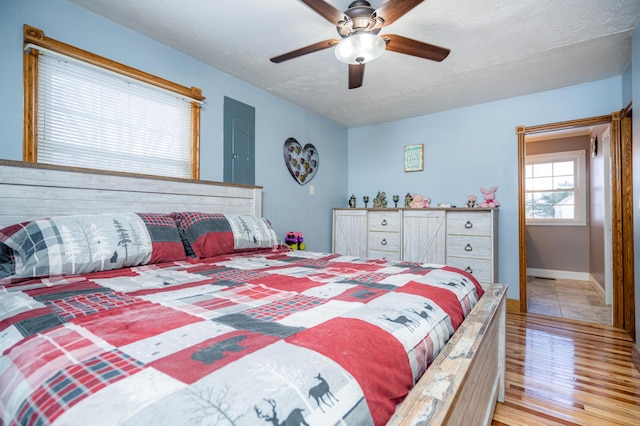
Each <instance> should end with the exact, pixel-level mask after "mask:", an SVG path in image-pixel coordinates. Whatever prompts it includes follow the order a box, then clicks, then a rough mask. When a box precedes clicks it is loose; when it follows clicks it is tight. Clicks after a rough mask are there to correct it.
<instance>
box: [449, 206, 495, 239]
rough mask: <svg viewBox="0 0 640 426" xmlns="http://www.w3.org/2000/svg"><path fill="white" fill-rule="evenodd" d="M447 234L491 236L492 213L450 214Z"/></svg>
mask: <svg viewBox="0 0 640 426" xmlns="http://www.w3.org/2000/svg"><path fill="white" fill-rule="evenodd" d="M447 234H456V235H486V236H490V235H491V213H490V212H486V213H485V212H482V213H479V212H476V213H471V212H449V213H448V214H447Z"/></svg>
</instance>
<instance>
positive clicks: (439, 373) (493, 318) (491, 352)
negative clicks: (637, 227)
mask: <svg viewBox="0 0 640 426" xmlns="http://www.w3.org/2000/svg"><path fill="white" fill-rule="evenodd" d="M506 288H507V287H506V286H505V285H500V284H493V285H491V286H489V288H488V289H487V291H486V293H485V295H484V296H483V297H482V298H481V299H480V301H479V302H478V304H477V305H476V306H475V308H474V309H473V311H472V312H471V313H470V314H469V316H468V317H467V318H466V319H465V321H464V322H463V323H462V325H461V326H460V327H459V328H458V330H457V331H456V333H455V334H454V335H453V336H452V338H451V340H450V341H449V343H448V344H447V345H446V346H445V348H444V349H443V350H442V352H440V354H439V355H438V357H437V358H436V359H435V361H434V362H433V364H432V365H431V366H430V367H429V369H428V370H427V372H426V373H425V374H424V376H422V378H421V379H420V380H419V381H418V383H417V384H416V387H415V388H414V389H413V390H412V391H411V393H410V394H409V396H408V397H407V398H406V399H405V401H404V402H403V403H402V404H401V405H400V406H399V407H398V409H397V410H396V413H395V415H394V416H393V418H392V419H391V420H390V422H389V425H427V424H428V425H455V426H459V425H489V424H491V418H492V416H493V410H494V408H495V404H496V401H503V400H504V375H505V358H504V357H505V293H506Z"/></svg>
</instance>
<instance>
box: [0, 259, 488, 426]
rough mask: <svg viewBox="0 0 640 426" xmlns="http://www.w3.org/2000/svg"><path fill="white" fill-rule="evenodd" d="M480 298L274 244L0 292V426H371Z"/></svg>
mask: <svg viewBox="0 0 640 426" xmlns="http://www.w3.org/2000/svg"><path fill="white" fill-rule="evenodd" d="M482 294H483V291H482V288H481V287H480V285H479V284H478V283H477V281H475V279H474V278H473V277H472V276H470V275H469V274H467V273H465V272H464V271H460V270H457V269H454V268H450V267H446V266H445V267H441V266H434V265H423V264H416V263H407V262H390V261H383V260H366V259H360V258H354V257H347V256H341V255H337V254H324V253H313V252H305V251H289V250H263V251H253V252H248V253H235V254H227V255H223V256H217V257H212V258H208V259H203V260H192V259H188V260H184V261H178V262H170V263H162V264H153V265H145V266H138V267H133V268H125V269H120V270H115V271H103V272H94V273H91V274H85V275H73V276H59V277H55V278H44V279H33V280H28V281H23V282H20V283H14V284H8V285H6V286H3V287H0V353H1V355H2V356H1V358H0V424H1V425H44V424H65V425H73V424H78V425H80V424H82V425H86V424H92V425H101V424H104V425H114V424H128V425H163V424H166V425H187V424H216V425H217V424H220V425H227V424H228V425H245V424H247V425H249V424H251V425H260V424H265V425H266V424H277V425H285V424H286V425H326V424H337V423H342V424H349V425H367V424H376V425H380V424H385V423H386V422H387V421H388V419H389V418H390V417H391V415H392V414H393V412H394V410H395V408H396V406H397V404H399V403H400V402H402V400H403V399H404V397H405V396H406V395H407V393H408V392H409V391H410V389H411V388H412V386H413V385H414V384H415V382H416V381H417V380H418V378H419V377H420V376H421V375H422V374H423V373H424V371H425V370H426V368H427V367H428V366H429V365H430V363H431V362H432V361H433V359H434V358H435V357H436V356H437V354H438V353H439V351H440V350H441V349H442V347H443V346H444V345H445V344H446V342H447V340H448V339H449V337H450V336H451V335H452V334H453V333H454V331H455V329H456V328H457V327H458V326H459V325H460V323H461V322H462V321H463V319H464V317H465V316H466V315H467V314H468V313H469V312H470V311H471V309H472V308H473V306H474V305H475V304H476V302H477V301H478V299H479V297H481V296H482Z"/></svg>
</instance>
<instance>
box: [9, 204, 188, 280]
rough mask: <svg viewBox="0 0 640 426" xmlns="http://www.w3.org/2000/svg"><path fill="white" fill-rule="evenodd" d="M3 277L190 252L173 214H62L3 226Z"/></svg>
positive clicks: (122, 264)
mask: <svg viewBox="0 0 640 426" xmlns="http://www.w3.org/2000/svg"><path fill="white" fill-rule="evenodd" d="M0 243H1V244H2V245H4V246H5V247H6V248H2V247H0V262H2V265H0V278H10V279H14V278H31V277H40V276H49V275H68V274H85V273H89V272H96V271H105V270H111V269H119V268H126V267H131V266H137V265H145V264H148V263H151V262H165V261H173V260H184V259H185V258H186V255H185V252H184V248H183V247H182V242H181V240H180V236H179V234H178V229H177V227H176V226H175V222H174V220H173V218H172V217H171V216H170V215H162V214H152V213H151V214H149V213H145V214H141V215H138V214H136V213H117V214H98V215H75V216H60V217H53V218H49V219H41V220H35V221H31V222H23V223H20V224H16V225H12V226H9V227H7V228H4V229H3V230H0Z"/></svg>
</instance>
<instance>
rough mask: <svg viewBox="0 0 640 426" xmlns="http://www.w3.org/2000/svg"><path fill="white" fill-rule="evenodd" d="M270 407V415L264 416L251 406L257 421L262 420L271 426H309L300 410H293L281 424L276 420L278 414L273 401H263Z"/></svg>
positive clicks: (255, 406) (255, 407) (256, 407)
mask: <svg viewBox="0 0 640 426" xmlns="http://www.w3.org/2000/svg"><path fill="white" fill-rule="evenodd" d="M265 401H267V402H268V403H269V405H270V406H271V415H269V414H264V413H263V412H262V411H261V410H260V409H259V408H258V406H257V405H254V406H253V409H254V410H256V415H257V416H258V418H259V419H264V420H265V421H266V422H271V424H273V426H300V425H305V426H309V423H307V422H306V421H305V419H304V417H303V416H302V412H303V411H304V410H303V409H302V408H294V409H293V411H291V413H289V415H288V416H287V418H286V419H284V421H283V422H282V423H280V420H278V413H277V412H276V402H275V401H274V400H273V399H265Z"/></svg>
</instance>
